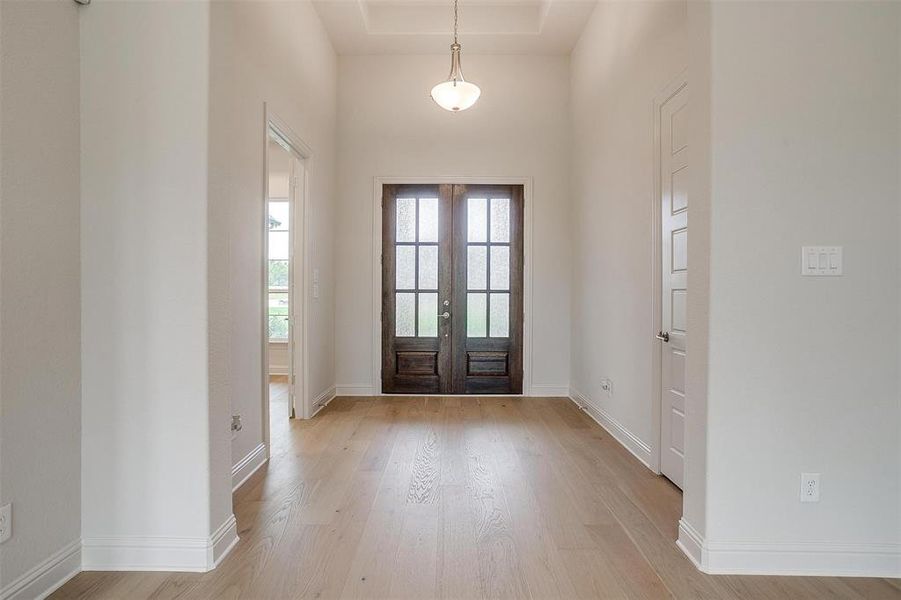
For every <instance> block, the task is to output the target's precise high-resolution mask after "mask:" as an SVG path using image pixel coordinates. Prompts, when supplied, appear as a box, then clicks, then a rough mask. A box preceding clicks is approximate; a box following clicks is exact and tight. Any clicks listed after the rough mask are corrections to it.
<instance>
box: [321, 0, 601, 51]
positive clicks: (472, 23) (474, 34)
mask: <svg viewBox="0 0 901 600" xmlns="http://www.w3.org/2000/svg"><path fill="white" fill-rule="evenodd" d="M595 3H596V0H460V9H459V13H460V25H459V31H460V33H459V37H460V43H461V44H462V45H463V51H464V52H465V53H467V54H557V55H560V54H569V52H570V51H571V50H572V48H573V46H574V45H575V43H576V41H577V40H578V39H579V34H581V32H582V28H583V27H584V26H585V23H586V22H587V21H588V17H589V15H591V11H592V10H594V6H595ZM313 4H314V5H315V7H316V11H317V12H318V13H319V17H320V18H321V19H322V23H323V25H324V26H325V28H326V30H327V31H328V34H329V36H330V37H331V40H332V45H333V46H334V47H335V51H336V52H337V53H338V54H443V53H446V52H448V51H449V50H448V49H449V46H450V44H451V41H452V37H453V18H454V9H453V0H442V1H439V0H313Z"/></svg>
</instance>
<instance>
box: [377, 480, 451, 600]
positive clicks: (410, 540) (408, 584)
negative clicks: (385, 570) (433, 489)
mask: <svg viewBox="0 0 901 600" xmlns="http://www.w3.org/2000/svg"><path fill="white" fill-rule="evenodd" d="M436 498H437V494H436ZM438 510H439V507H438V504H437V503H415V504H407V505H406V507H404V512H405V513H406V514H405V515H404V525H403V529H402V530H401V534H400V542H399V543H398V548H397V553H396V555H395V558H394V568H393V572H392V574H391V587H390V589H389V593H388V597H390V598H409V599H418V598H435V597H436V596H437V595H438V592H437V588H438V574H437V567H438Z"/></svg>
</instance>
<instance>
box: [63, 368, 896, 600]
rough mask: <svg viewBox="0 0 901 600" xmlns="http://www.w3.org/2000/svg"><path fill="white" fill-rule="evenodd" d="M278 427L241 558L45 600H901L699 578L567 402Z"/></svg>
mask: <svg viewBox="0 0 901 600" xmlns="http://www.w3.org/2000/svg"><path fill="white" fill-rule="evenodd" d="M279 386H281V387H279ZM280 395H281V396H280ZM280 397H281V398H282V399H281V400H280V399H279V398H280ZM273 401H274V402H276V403H277V402H280V401H281V402H284V383H281V382H276V383H275V384H274V388H273ZM284 415H285V411H283V410H280V407H279V409H276V408H275V407H273V410H272V421H273V422H272V446H273V448H272V460H271V462H270V464H269V465H268V467H266V468H264V469H263V470H261V472H259V473H258V474H257V475H255V476H254V477H253V478H252V479H251V480H250V481H248V482H247V484H245V485H244V486H243V487H242V488H241V489H240V490H239V491H238V492H237V493H236V494H235V503H234V508H235V515H236V516H237V519H238V527H239V533H240V536H241V541H240V542H239V544H238V545H237V546H236V547H235V548H234V550H233V551H232V552H231V554H230V555H229V556H228V557H227V558H226V559H225V560H224V561H223V563H222V564H221V565H220V566H219V568H218V569H216V570H215V571H212V572H210V573H205V574H188V573H174V574H173V573H82V574H80V575H78V576H77V577H75V578H74V579H73V580H72V581H70V582H69V583H68V584H66V585H65V586H64V587H63V588H62V589H61V590H59V591H58V592H57V593H56V594H54V595H53V598H57V599H61V598H122V599H126V598H127V599H141V598H154V599H164V598H184V599H189V598H190V599H197V598H217V599H219V598H234V599H238V598H248V599H262V598H363V597H366V598H419V599H425V598H460V599H463V598H534V599H544V598H648V599H656V598H686V599H695V598H731V599H750V598H791V599H802V598H811V599H813V598H816V599H825V598H857V599H863V598H866V599H881V598H895V599H897V598H899V597H901V587H899V583H898V582H897V581H888V580H882V579H849V578H842V579H837V578H832V579H829V578H818V577H807V578H789V577H733V576H719V577H711V576H707V575H704V574H702V573H699V572H698V571H696V570H695V568H694V567H693V566H692V565H691V564H690V563H689V561H688V560H687V559H686V558H685V557H684V556H683V554H682V553H681V552H680V550H679V549H678V548H677V547H676V545H675V544H674V543H673V540H675V539H676V523H677V521H678V518H679V514H680V507H681V494H680V493H679V491H678V490H677V489H676V488H675V487H674V486H672V485H671V484H670V483H669V482H667V481H666V480H665V479H663V478H660V477H657V476H655V475H653V474H652V473H651V472H650V471H648V470H647V469H646V468H645V467H644V466H642V465H641V464H640V463H639V462H638V461H637V460H635V459H634V458H633V457H632V456H631V455H630V454H629V453H628V452H626V451H625V450H624V449H623V448H622V447H620V446H619V444H617V442H616V441H615V440H613V439H612V438H611V437H610V436H609V435H608V434H607V433H606V432H605V431H604V430H603V429H602V428H601V427H599V426H598V425H597V424H595V423H594V422H593V421H592V420H591V419H589V418H588V417H587V416H586V415H584V414H583V413H581V412H580V411H579V410H578V409H577V408H576V407H575V406H574V405H573V404H572V403H570V402H569V401H568V400H566V399H523V398H463V399H461V398H362V399H356V398H338V399H336V400H334V401H333V402H332V403H331V404H330V405H329V406H328V407H327V408H325V409H324V410H323V411H322V412H321V413H320V414H319V415H318V416H316V417H315V418H314V419H312V420H311V421H306V422H304V421H292V422H289V421H288V420H287V419H286V418H285V416H284Z"/></svg>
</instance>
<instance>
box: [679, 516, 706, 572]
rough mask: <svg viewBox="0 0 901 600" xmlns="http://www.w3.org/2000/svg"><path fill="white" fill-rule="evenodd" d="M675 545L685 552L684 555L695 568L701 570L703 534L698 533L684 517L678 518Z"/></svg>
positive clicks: (702, 562)
mask: <svg viewBox="0 0 901 600" xmlns="http://www.w3.org/2000/svg"><path fill="white" fill-rule="evenodd" d="M676 545H677V546H679V548H680V549H681V550H682V552H684V553H685V556H687V557H688V559H689V560H690V561H691V562H692V563H693V564H694V566H695V568H696V569H697V570H699V571H703V570H704V568H703V564H704V560H705V559H704V557H703V556H702V553H703V550H704V536H702V535H701V534H700V533H698V530H697V529H695V528H694V527H693V526H692V525H691V523H689V522H688V521H686V520H685V519H679V537H678V539H676Z"/></svg>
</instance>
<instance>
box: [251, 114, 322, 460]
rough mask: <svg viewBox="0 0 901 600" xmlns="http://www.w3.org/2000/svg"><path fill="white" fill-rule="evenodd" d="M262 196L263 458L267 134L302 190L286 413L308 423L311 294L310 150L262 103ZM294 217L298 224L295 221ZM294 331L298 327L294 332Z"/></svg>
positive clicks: (297, 204)
mask: <svg viewBox="0 0 901 600" xmlns="http://www.w3.org/2000/svg"><path fill="white" fill-rule="evenodd" d="M263 115H264V118H263V128H262V142H263V174H262V175H263V190H262V191H263V195H262V202H261V203H260V204H261V209H262V225H263V231H262V241H261V246H262V266H263V268H262V277H261V280H260V298H261V300H262V303H261V307H262V310H261V315H260V318H261V325H262V329H261V333H262V335H261V336H260V337H261V344H262V349H263V352H262V363H261V365H260V367H261V372H262V377H261V379H262V398H263V443H264V444H265V445H266V453H267V457H268V454H269V451H270V450H269V448H270V431H269V335H268V333H267V332H268V328H269V236H268V230H269V228H268V218H269V205H268V202H269V139H270V135H271V134H275V136H276V137H277V138H279V140H280V141H281V142H283V143H284V144H285V145H287V146H288V150H289V151H290V152H291V153H292V154H294V155H295V157H296V158H297V159H298V160H300V162H301V163H303V186H302V190H300V193H299V194H298V195H296V196H295V197H294V203H293V207H292V208H293V213H292V218H291V221H292V222H291V225H292V226H293V227H292V228H291V232H292V235H291V245H292V249H291V250H292V261H291V271H292V275H293V274H294V273H296V272H297V269H296V266H297V265H296V263H297V262H298V261H297V256H298V255H299V256H300V263H301V265H302V277H301V278H300V279H301V281H297V278H296V277H292V278H291V288H290V290H291V295H290V301H289V305H290V307H291V313H292V315H293V316H295V322H294V323H293V327H292V328H291V336H292V341H293V344H292V346H293V351H292V352H291V353H290V354H291V362H292V364H291V373H292V374H293V375H294V377H295V381H296V379H297V376H298V375H299V377H300V385H299V386H297V385H295V387H294V403H293V406H291V407H290V408H291V410H292V413H293V415H294V416H295V417H298V416H299V417H300V418H303V419H309V418H310V417H311V416H312V407H311V406H310V393H309V348H308V346H309V344H308V339H309V335H308V333H309V314H310V308H309V304H310V302H309V298H310V297H311V294H310V290H311V289H312V283H311V281H312V272H311V267H310V265H311V264H312V263H311V251H310V249H311V239H310V228H311V221H312V219H311V204H312V202H311V201H310V173H311V170H312V163H313V152H312V150H311V149H310V147H309V146H308V145H307V144H306V143H305V142H304V141H303V140H302V139H301V138H300V136H298V135H297V134H296V133H294V131H293V130H292V129H291V127H290V126H289V125H288V124H287V122H285V121H284V120H283V119H282V118H281V117H279V116H278V114H276V113H275V112H274V111H273V110H272V109H271V107H270V106H269V104H268V103H265V102H264V103H263ZM298 217H299V218H298ZM298 224H299V225H300V229H301V231H302V232H303V233H302V240H301V242H302V243H301V247H300V248H298V247H297V236H295V235H294V232H295V231H296V229H297V225H298ZM297 298H300V305H301V315H300V319H299V321H300V323H297V322H296V321H297V319H296V316H297V315H296V314H295V313H294V307H295V306H296V303H297V300H296V299H297ZM298 325H299V326H298Z"/></svg>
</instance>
